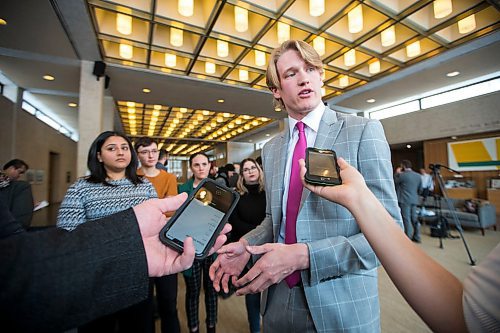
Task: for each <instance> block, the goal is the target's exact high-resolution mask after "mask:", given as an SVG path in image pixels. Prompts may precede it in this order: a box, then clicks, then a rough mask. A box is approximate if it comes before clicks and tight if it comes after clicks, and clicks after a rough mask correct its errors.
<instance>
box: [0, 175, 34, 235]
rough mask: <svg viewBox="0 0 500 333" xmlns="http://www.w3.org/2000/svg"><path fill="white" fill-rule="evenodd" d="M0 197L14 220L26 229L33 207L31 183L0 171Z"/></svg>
mask: <svg viewBox="0 0 500 333" xmlns="http://www.w3.org/2000/svg"><path fill="white" fill-rule="evenodd" d="M0 198H2V200H4V201H5V203H6V205H7V207H8V210H9V212H10V213H11V214H12V216H13V217H14V218H15V219H16V221H18V222H19V223H20V224H21V225H22V226H23V228H24V229H28V228H29V227H30V225H31V219H32V217H33V208H34V204H33V193H32V192H31V185H30V184H29V183H28V182H25V181H22V180H14V179H11V178H10V177H9V176H8V175H7V174H6V173H3V172H0Z"/></svg>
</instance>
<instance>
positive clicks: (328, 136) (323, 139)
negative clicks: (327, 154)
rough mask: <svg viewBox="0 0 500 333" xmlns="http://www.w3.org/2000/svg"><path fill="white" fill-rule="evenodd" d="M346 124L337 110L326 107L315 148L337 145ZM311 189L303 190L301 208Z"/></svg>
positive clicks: (330, 147)
mask: <svg viewBox="0 0 500 333" xmlns="http://www.w3.org/2000/svg"><path fill="white" fill-rule="evenodd" d="M343 124H344V120H343V119H338V118H337V114H336V113H335V111H333V110H331V109H330V108H328V107H326V108H325V112H324V113H323V117H321V121H320V123H319V128H318V134H317V135H316V141H315V142H314V148H321V149H332V150H333V146H334V145H335V141H336V140H337V136H338V135H339V133H340V130H341V129H342V125H343ZM309 193H311V191H309V190H307V189H304V191H303V192H302V198H301V200H300V208H302V205H303V204H304V201H306V199H307V197H308V196H309Z"/></svg>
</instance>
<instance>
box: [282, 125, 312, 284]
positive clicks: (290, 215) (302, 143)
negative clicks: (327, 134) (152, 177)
mask: <svg viewBox="0 0 500 333" xmlns="http://www.w3.org/2000/svg"><path fill="white" fill-rule="evenodd" d="M295 126H296V127H297V129H298V130H299V141H297V143H296V144H295V148H294V150H293V157H292V167H291V172H290V185H289V187H288V199H287V203H286V228H285V244H294V243H297V233H296V224H297V215H298V214H299V206H300V199H301V197H302V188H303V186H302V181H301V179H300V166H299V160H300V159H301V158H304V157H305V154H306V148H307V141H306V134H305V133H304V123H303V122H301V121H299V122H298V123H297V124H296V125H295ZM285 281H286V283H287V284H288V287H290V288H292V287H294V286H295V285H297V284H298V283H299V281H300V271H295V272H293V273H292V274H290V275H289V276H287V277H286V278H285Z"/></svg>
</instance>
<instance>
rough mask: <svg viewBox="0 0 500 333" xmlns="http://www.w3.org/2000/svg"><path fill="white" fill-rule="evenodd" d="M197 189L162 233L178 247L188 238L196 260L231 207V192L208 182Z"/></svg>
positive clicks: (233, 198) (233, 196) (232, 202)
mask: <svg viewBox="0 0 500 333" xmlns="http://www.w3.org/2000/svg"><path fill="white" fill-rule="evenodd" d="M200 185H201V186H199V187H198V188H197V189H196V192H195V194H194V196H193V198H192V199H191V200H190V201H189V202H188V203H187V205H186V206H185V207H184V208H183V209H182V211H181V212H179V214H176V215H177V216H174V217H172V219H175V220H174V222H173V223H172V224H171V225H170V227H169V228H168V229H167V230H166V232H165V236H166V238H167V239H168V240H170V241H172V242H174V243H175V244H177V245H179V246H180V247H182V245H183V243H184V239H185V238H186V237H188V236H190V237H192V238H193V242H194V247H195V253H196V255H197V256H198V257H200V256H202V255H204V253H205V252H206V250H207V247H208V246H209V245H210V241H211V240H212V238H213V236H214V235H215V233H216V232H217V229H218V228H219V227H220V226H221V223H222V222H225V220H227V217H228V214H229V213H230V210H232V206H234V204H235V203H234V200H235V195H234V192H233V191H231V190H229V189H226V188H223V187H222V186H220V185H218V184H216V183H214V182H210V181H207V182H204V184H200Z"/></svg>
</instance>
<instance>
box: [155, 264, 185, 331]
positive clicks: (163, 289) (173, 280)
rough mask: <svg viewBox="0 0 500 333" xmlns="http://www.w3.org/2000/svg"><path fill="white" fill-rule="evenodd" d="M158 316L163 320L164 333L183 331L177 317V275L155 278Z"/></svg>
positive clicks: (162, 328)
mask: <svg viewBox="0 0 500 333" xmlns="http://www.w3.org/2000/svg"><path fill="white" fill-rule="evenodd" d="M154 280H155V286H156V300H157V302H158V314H159V315H160V318H161V332H162V333H179V332H180V331H181V328H180V324H179V317H178V315H177V274H172V275H166V276H163V277H160V278H155V279H154Z"/></svg>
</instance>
